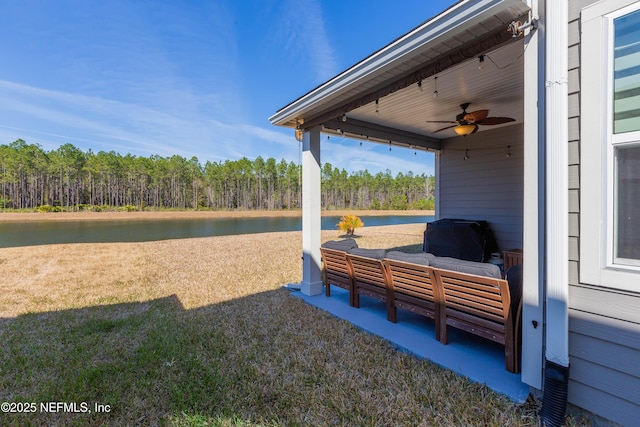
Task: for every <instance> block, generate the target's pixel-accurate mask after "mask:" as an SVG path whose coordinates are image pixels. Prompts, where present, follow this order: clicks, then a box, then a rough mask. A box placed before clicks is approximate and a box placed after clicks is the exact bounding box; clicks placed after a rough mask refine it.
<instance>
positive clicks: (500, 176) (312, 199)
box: [270, 0, 544, 401]
mask: <svg viewBox="0 0 640 427" xmlns="http://www.w3.org/2000/svg"><path fill="white" fill-rule="evenodd" d="M531 16H534V15H533V14H532V13H531V11H530V8H529V6H528V4H527V3H526V2H524V1H522V0H501V1H498V0H478V1H464V2H458V3H456V4H454V5H453V6H451V7H450V8H449V9H447V10H445V11H444V12H442V13H441V14H439V15H437V16H435V17H433V18H432V19H430V20H428V21H426V22H425V23H423V24H422V25H420V26H419V27H417V28H415V29H413V30H412V31H410V32H409V33H407V34H406V35H404V36H402V37H400V38H398V39H397V40H395V41H393V42H392V43H391V44H389V45H387V46H386V47H384V48H382V49H380V50H379V51H377V52H375V53H374V54H372V55H371V56H369V57H367V58H365V59H364V60H362V61H361V62H359V63H357V64H355V65H354V66H353V67H351V68H349V69H348V70H346V71H345V72H343V73H341V74H340V75H338V76H336V77H334V78H333V79H331V80H329V81H328V82H326V83H325V84H323V85H321V86H319V87H318V88H316V89H314V90H313V91H311V92H309V93H307V94H306V95H304V96H302V97H301V98H299V99H297V100H295V101H293V102H292V103H291V104H289V105H287V106H285V107H284V108H282V109H281V110H279V111H278V112H277V113H276V114H275V115H274V116H272V117H271V118H270V120H271V121H272V123H273V124H275V125H279V126H286V127H290V128H292V129H295V133H296V136H297V137H298V138H300V139H301V140H302V145H303V152H302V167H303V254H302V261H303V277H302V281H301V284H300V287H301V294H302V295H301V297H302V298H304V299H305V300H307V301H308V302H310V303H311V304H313V305H316V306H318V307H320V308H323V309H326V310H328V311H330V312H332V313H333V314H335V315H337V316H339V317H343V318H345V319H347V320H349V321H351V322H353V323H354V324H356V325H358V326H360V327H362V328H364V329H366V330H370V331H371V332H373V333H376V334H378V335H381V336H383V337H384V336H385V334H388V335H389V334H390V336H395V337H398V336H403V335H404V334H405V333H406V334H407V335H406V336H407V337H408V338H406V340H407V343H409V342H411V341H413V345H414V347H409V346H406V345H404V344H403V343H401V342H396V341H394V340H392V341H393V342H395V343H396V344H397V345H399V346H400V347H402V348H404V349H407V350H408V351H411V352H415V353H416V354H418V355H420V356H423V357H426V358H429V359H431V360H433V361H434V362H436V363H439V364H442V365H443V366H447V367H450V368H452V369H454V370H456V371H458V372H460V373H462V374H464V375H466V376H468V377H469V378H470V379H472V380H474V381H478V382H483V383H485V384H487V385H489V386H490V387H491V388H494V389H496V390H498V391H501V392H502V393H504V394H507V395H509V396H510V397H512V399H514V400H516V401H522V400H524V398H526V394H528V389H529V386H532V387H534V388H537V389H541V388H542V384H541V382H542V376H541V373H542V360H543V357H542V349H543V345H542V340H543V335H542V327H538V325H541V324H542V319H543V313H542V305H543V304H542V299H541V298H542V292H541V288H540V286H541V285H540V280H539V278H540V272H541V271H542V267H541V264H540V254H541V251H542V249H543V244H542V243H541V242H542V241H543V240H541V239H540V233H541V230H542V227H541V221H543V219H541V217H540V215H539V210H540V209H541V207H542V206H543V203H542V202H541V199H540V198H541V197H544V195H543V194H541V192H540V188H541V187H540V186H541V185H542V184H541V178H540V177H541V176H542V175H541V171H542V166H541V164H542V161H541V157H540V156H541V152H540V149H539V145H538V126H539V124H538V123H539V118H538V110H537V106H536V105H537V101H536V98H537V94H538V91H539V90H540V88H539V87H538V84H539V82H538V78H537V71H538V55H539V52H538V47H537V40H536V38H535V37H531V35H530V34H529V30H530V28H531V27H529V26H528V23H529V22H530V21H531ZM527 70H533V72H531V71H529V72H531V74H530V75H529V76H528V78H527V72H528V71H527ZM466 104H468V105H466ZM322 134H325V135H341V136H345V137H348V138H353V139H357V140H361V141H362V142H363V143H380V144H386V145H389V147H390V149H397V148H402V149H409V150H414V151H417V150H427V151H430V152H433V153H434V155H435V171H436V219H440V218H459V219H473V220H486V221H488V222H489V224H490V225H491V228H492V229H493V231H494V233H495V235H496V240H497V243H498V246H499V248H500V250H501V251H504V250H510V249H522V250H523V254H524V293H523V303H524V304H523V321H522V324H523V330H522V342H523V344H522V345H523V349H522V365H521V366H522V373H521V374H510V373H509V372H507V371H505V370H504V354H501V352H500V351H499V349H498V351H497V354H498V355H497V356H496V348H495V347H494V346H493V345H492V344H490V343H484V342H483V340H475V339H473V338H470V341H469V342H468V343H467V344H464V345H461V346H457V345H456V346H451V345H448V346H441V345H440V344H439V343H438V342H437V341H435V340H434V339H433V336H432V334H431V335H430V331H428V326H425V324H424V322H417V321H416V320H415V319H412V318H411V315H410V313H403V316H404V317H403V318H400V319H399V321H398V324H391V323H390V322H387V320H386V319H385V317H384V311H383V312H382V314H380V316H381V318H380V319H377V318H376V316H378V314H376V313H377V310H375V307H374V306H375V303H373V302H372V304H373V306H372V307H368V308H366V309H365V308H363V309H360V311H358V310H357V309H353V308H350V307H349V306H348V301H347V302H346V308H347V309H350V310H343V308H342V307H341V302H340V298H341V297H340V295H339V294H336V296H335V297H334V296H332V297H330V298H326V297H325V296H324V295H323V293H322V279H321V267H322V263H321V259H320V251H319V248H320V245H321V243H322V242H321V238H320V210H321V203H320V168H321V160H320V159H321V148H322V143H321V140H322V138H321V135H322ZM525 159H526V162H525ZM415 172H418V173H419V172H420V171H415ZM347 300H348V298H347ZM378 320H379V321H378ZM372 328H373V329H375V330H373V329H372ZM394 328H395V329H394ZM425 328H426V329H425ZM421 329H425V332H424V334H425V336H426V337H427V338H425V339H424V340H422V339H421V338H420V336H421V335H420V333H421ZM399 331H402V332H399ZM431 332H433V331H431ZM415 334H418V335H415ZM416 345H417V347H415V346H416ZM430 346H432V347H430ZM436 347H448V348H444V349H439V348H436ZM434 350H435V351H434ZM442 351H444V352H442ZM441 362H446V363H441ZM472 362H473V363H472ZM474 364H475V366H476V367H475V368H473V369H472V365H474ZM456 366H457V367H458V369H456ZM497 367H499V369H498V368H497ZM498 371H500V372H498ZM500 384H502V385H500ZM523 392H524V393H525V394H524V398H523V397H522V396H523V394H522V393H523Z"/></svg>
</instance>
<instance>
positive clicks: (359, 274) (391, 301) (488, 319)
mask: <svg viewBox="0 0 640 427" xmlns="http://www.w3.org/2000/svg"><path fill="white" fill-rule="evenodd" d="M367 251H369V252H367ZM321 252H322V257H323V261H324V265H325V285H326V288H327V296H329V295H330V291H329V288H330V286H331V285H336V286H339V287H342V288H344V289H347V290H349V296H350V298H349V303H350V305H351V306H353V307H359V306H360V295H365V296H369V297H373V298H376V299H378V300H380V301H383V302H385V303H386V307H387V319H388V320H389V321H391V322H394V323H395V322H396V321H397V308H398V307H400V308H402V309H406V310H410V311H412V312H415V313H418V314H420V315H423V316H425V317H428V318H430V319H433V321H434V322H435V335H436V339H437V340H438V341H440V342H441V343H442V344H447V343H448V340H449V335H448V328H449V327H454V328H457V329H461V330H463V331H466V332H469V333H471V334H475V335H477V336H480V337H483V338H486V339H489V340H491V341H494V342H497V343H499V344H502V345H503V346H504V347H505V366H506V369H507V370H508V371H509V372H519V371H520V366H519V351H518V349H519V345H520V344H519V343H520V337H519V333H520V313H521V311H520V310H521V304H522V303H521V301H520V296H521V291H520V292H513V293H514V295H513V296H515V297H516V298H515V299H514V300H512V295H511V294H512V292H511V291H510V289H509V283H508V281H507V280H505V279H502V278H501V276H500V274H499V272H498V273H495V271H494V270H495V269H493V270H492V268H493V267H496V266H491V265H490V264H483V263H472V262H469V261H461V260H456V259H452V258H439V257H433V256H432V255H431V257H432V258H429V259H426V260H425V258H426V255H430V254H405V255H406V257H399V256H397V253H396V256H393V258H395V259H391V256H392V255H393V252H389V253H386V254H384V251H382V253H381V252H380V251H379V250H378V251H376V250H371V249H358V248H352V249H348V250H347V251H340V250H336V249H328V248H321ZM419 255H421V257H420V256H419ZM403 258H404V259H403ZM496 268H497V267H496ZM498 270H499V269H498ZM476 272H477V273H480V274H473V273H476ZM481 274H489V275H493V277H488V276H486V275H481ZM520 274H521V273H520ZM519 285H520V286H521V278H520V283H519Z"/></svg>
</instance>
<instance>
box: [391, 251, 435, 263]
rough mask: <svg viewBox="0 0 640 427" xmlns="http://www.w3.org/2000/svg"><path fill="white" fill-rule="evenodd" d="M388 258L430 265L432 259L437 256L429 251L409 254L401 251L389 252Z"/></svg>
mask: <svg viewBox="0 0 640 427" xmlns="http://www.w3.org/2000/svg"><path fill="white" fill-rule="evenodd" d="M386 258H388V259H392V260H395V261H403V262H409V263H412V264H420V265H430V263H431V260H432V259H434V258H435V255H433V254H429V253H424V252H422V253H418V254H408V253H406V252H400V251H389V252H387V256H386Z"/></svg>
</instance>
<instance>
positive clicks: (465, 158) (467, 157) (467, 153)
mask: <svg viewBox="0 0 640 427" xmlns="http://www.w3.org/2000/svg"><path fill="white" fill-rule="evenodd" d="M464 160H469V149H468V148H467V149H466V150H464Z"/></svg>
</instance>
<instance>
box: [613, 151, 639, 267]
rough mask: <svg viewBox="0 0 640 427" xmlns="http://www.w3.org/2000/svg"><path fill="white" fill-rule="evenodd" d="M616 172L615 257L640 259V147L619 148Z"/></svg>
mask: <svg viewBox="0 0 640 427" xmlns="http://www.w3.org/2000/svg"><path fill="white" fill-rule="evenodd" d="M616 171H617V176H616V205H615V206H616V213H615V218H616V233H615V235H616V242H615V250H616V254H615V257H616V258H618V259H620V258H626V259H628V260H640V145H635V146H626V147H619V148H617V149H616ZM618 262H619V263H622V264H624V263H625V262H624V261H621V260H619V261H618ZM632 264H636V263H635V262H634V263H632Z"/></svg>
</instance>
